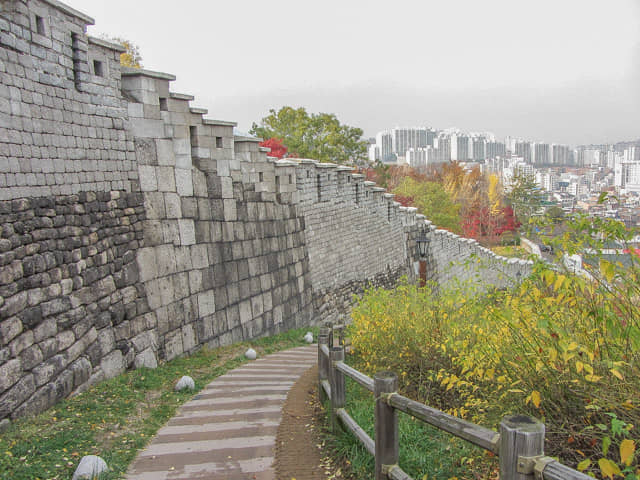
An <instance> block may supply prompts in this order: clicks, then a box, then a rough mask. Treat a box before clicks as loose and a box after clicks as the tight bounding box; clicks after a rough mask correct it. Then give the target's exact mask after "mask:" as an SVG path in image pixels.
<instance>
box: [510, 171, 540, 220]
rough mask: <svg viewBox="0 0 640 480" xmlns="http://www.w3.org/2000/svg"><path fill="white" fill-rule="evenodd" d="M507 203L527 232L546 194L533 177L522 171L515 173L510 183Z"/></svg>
mask: <svg viewBox="0 0 640 480" xmlns="http://www.w3.org/2000/svg"><path fill="white" fill-rule="evenodd" d="M508 191H509V193H507V196H506V198H507V201H508V202H509V203H510V204H511V206H512V208H513V211H514V213H515V214H516V217H517V218H518V220H519V221H520V223H521V224H522V226H523V227H524V229H525V230H529V228H530V226H531V218H532V217H533V216H534V215H535V214H537V213H538V212H539V211H540V209H541V207H542V201H543V200H544V193H543V191H542V189H541V188H540V186H539V185H538V184H537V183H536V179H535V177H534V176H533V175H530V174H526V173H523V172H520V171H517V170H516V172H515V173H514V175H513V177H512V178H511V182H510V183H509V188H508Z"/></svg>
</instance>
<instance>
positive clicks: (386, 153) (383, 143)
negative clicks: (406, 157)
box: [376, 131, 396, 163]
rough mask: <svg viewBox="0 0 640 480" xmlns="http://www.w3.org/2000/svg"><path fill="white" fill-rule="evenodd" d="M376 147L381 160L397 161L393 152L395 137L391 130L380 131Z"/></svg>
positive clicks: (385, 161)
mask: <svg viewBox="0 0 640 480" xmlns="http://www.w3.org/2000/svg"><path fill="white" fill-rule="evenodd" d="M376 147H377V148H378V155H379V156H380V158H379V160H380V161H381V162H384V163H396V155H395V154H394V152H393V137H392V135H391V133H390V132H388V131H384V132H379V133H378V134H377V135H376Z"/></svg>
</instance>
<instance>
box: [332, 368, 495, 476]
mask: <svg viewBox="0 0 640 480" xmlns="http://www.w3.org/2000/svg"><path fill="white" fill-rule="evenodd" d="M346 399H347V405H346V410H347V411H348V412H349V415H351V416H352V417H353V418H354V419H355V421H356V422H357V423H358V424H359V425H360V426H361V427H362V428H363V429H364V430H365V431H366V432H367V433H368V434H369V436H370V437H371V438H374V436H375V435H374V400H373V395H372V394H371V393H370V392H368V391H367V390H365V389H363V388H362V387H360V386H359V385H358V384H357V383H355V382H354V381H352V380H350V379H349V378H346ZM398 431H399V436H400V461H399V465H400V466H401V467H402V469H403V470H404V471H405V472H407V473H408V474H409V475H410V476H411V477H412V478H415V479H425V480H427V479H447V478H478V477H477V475H478V474H479V472H483V473H482V477H480V478H490V472H492V471H494V470H495V468H496V465H495V462H487V461H485V460H484V458H486V453H485V452H484V450H482V449H481V448H479V447H474V446H473V445H471V444H469V443H467V442H464V441H463V440H460V439H458V438H456V437H453V436H452V435H449V434H447V433H445V432H443V431H441V430H438V429H437V428H434V427H432V426H430V425H427V424H425V423H423V422H422V421H420V420H416V419H415V418H414V417H410V416H409V415H405V414H403V413H399V426H398ZM329 445H330V446H331V448H332V449H333V450H334V452H335V454H336V455H337V456H338V457H341V459H343V460H345V461H347V463H349V464H350V468H351V474H352V475H353V477H354V478H373V476H374V459H373V456H371V455H370V454H369V452H367V451H366V450H365V448H364V447H363V446H362V445H361V444H360V443H359V442H358V440H357V439H356V438H355V437H354V436H353V435H351V433H350V432H347V431H343V432H341V433H340V434H338V435H337V436H335V437H330V438H329ZM479 459H482V461H480V462H479V461H478V460H479Z"/></svg>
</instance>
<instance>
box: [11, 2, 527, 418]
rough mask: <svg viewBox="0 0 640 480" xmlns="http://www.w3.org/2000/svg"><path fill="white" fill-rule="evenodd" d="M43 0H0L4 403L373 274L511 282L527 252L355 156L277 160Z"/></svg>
mask: <svg viewBox="0 0 640 480" xmlns="http://www.w3.org/2000/svg"><path fill="white" fill-rule="evenodd" d="M89 24H93V20H92V19H91V18H90V17H87V16H86V15H84V14H82V13H80V12H77V11H75V10H73V9H71V8H69V7H67V6H66V5H64V4H62V3H59V2H58V1H55V0H1V1H0V80H1V81H0V218H1V220H2V229H1V231H0V419H2V418H4V417H12V418H13V417H17V416H20V415H24V414H28V413H33V412H37V411H41V410H43V409H45V408H47V407H48V406H51V405H53V404H54V403H55V402H56V401H58V400H59V399H61V398H64V397H65V396H68V395H69V394H70V393H72V392H73V391H81V390H83V389H85V388H87V387H88V386H90V385H91V384H93V383H95V382H97V381H100V380H102V379H105V378H109V377H112V376H115V375H117V374H119V373H121V372H122V371H124V370H125V369H127V368H134V367H141V366H148V367H154V366H155V365H157V362H158V361H159V360H168V359H171V358H174V357H175V356H178V355H182V354H185V353H190V352H192V351H194V350H195V349H197V348H199V347H201V346H202V345H209V346H217V345H223V344H229V343H231V342H234V341H239V340H246V339H252V338H256V337H258V336H261V335H267V334H271V333H275V332H278V331H282V330H286V329H289V328H293V327H297V326H302V325H307V324H311V323H313V322H317V321H319V320H322V319H327V318H340V317H341V316H342V315H345V314H346V313H347V312H348V310H349V307H350V305H351V301H352V296H353V294H354V293H360V292H362V290H363V289H364V288H365V287H366V286H367V285H369V284H372V285H383V286H391V285H393V284H394V283H395V282H396V281H397V280H398V278H399V277H400V276H402V275H407V276H409V277H410V278H415V275H416V273H415V272H416V269H417V258H416V245H415V238H416V236H417V235H418V233H419V231H420V230H421V229H422V230H424V231H425V232H427V235H428V236H429V238H430V239H431V243H430V247H431V248H430V253H429V256H428V264H429V275H430V277H431V278H432V279H433V280H435V281H436V282H437V283H439V284H441V285H444V284H448V283H450V282H454V281H457V280H465V279H470V280H472V281H475V282H477V283H478V284H480V285H489V284H491V285H496V286H504V285H508V284H510V283H512V282H513V281H515V280H517V274H518V272H520V273H521V274H522V275H525V274H526V273H527V272H528V271H529V269H530V266H529V265H528V264H526V263H524V262H519V261H514V260H511V261H507V260H506V259H504V258H501V257H496V256H495V255H493V254H492V253H491V252H489V251H488V250H486V249H483V248H482V247H480V246H479V245H478V244H477V243H475V242H473V241H469V240H467V239H461V238H458V237H457V236H455V235H452V234H450V233H448V232H444V231H440V230H436V229H435V228H433V227H432V226H431V225H430V223H429V222H428V221H426V220H425V219H424V217H422V216H420V215H416V213H415V209H412V208H404V207H400V206H399V204H398V203H396V202H394V201H393V195H391V194H388V193H386V192H385V191H384V190H383V189H381V188H378V187H376V186H375V185H374V184H373V183H371V182H366V181H364V178H363V177H362V176H361V175H356V174H353V173H352V172H351V170H350V169H349V168H347V167H341V166H337V165H330V164H320V163H317V162H314V161H312V160H300V161H296V162H292V161H283V160H280V161H276V160H275V159H273V158H270V157H268V150H267V149H264V148H261V147H259V145H258V140H257V139H255V138H244V137H238V136H235V135H234V134H233V128H234V126H235V124H234V123H233V122H227V121H220V120H212V119H209V118H206V117H205V115H206V113H207V112H206V110H204V109H200V108H195V107H192V106H191V104H190V102H191V101H192V100H193V97H192V96H190V95H185V94H179V93H175V92H171V90H170V82H171V81H172V80H173V79H174V77H173V76H172V75H168V74H164V73H159V72H149V71H144V70H129V69H125V70H124V71H123V70H122V69H121V67H120V64H119V54H120V52H121V51H122V49H121V47H120V46H118V45H113V44H111V43H108V42H105V41H103V40H99V39H95V38H91V37H88V36H87V35H86V26H87V25H89Z"/></svg>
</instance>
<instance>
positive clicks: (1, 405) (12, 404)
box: [0, 374, 36, 418]
mask: <svg viewBox="0 0 640 480" xmlns="http://www.w3.org/2000/svg"><path fill="white" fill-rule="evenodd" d="M35 391H36V385H35V381H34V379H33V375H31V374H28V375H25V376H23V377H22V378H21V379H20V380H18V382H16V384H15V385H13V387H11V388H10V389H9V390H8V391H7V392H6V393H4V394H3V395H2V396H0V418H4V417H8V416H9V415H12V417H13V418H15V414H16V409H17V407H18V406H19V405H20V404H22V403H23V402H24V401H26V400H27V399H28V398H29V397H31V395H33V393H34V392H35Z"/></svg>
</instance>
